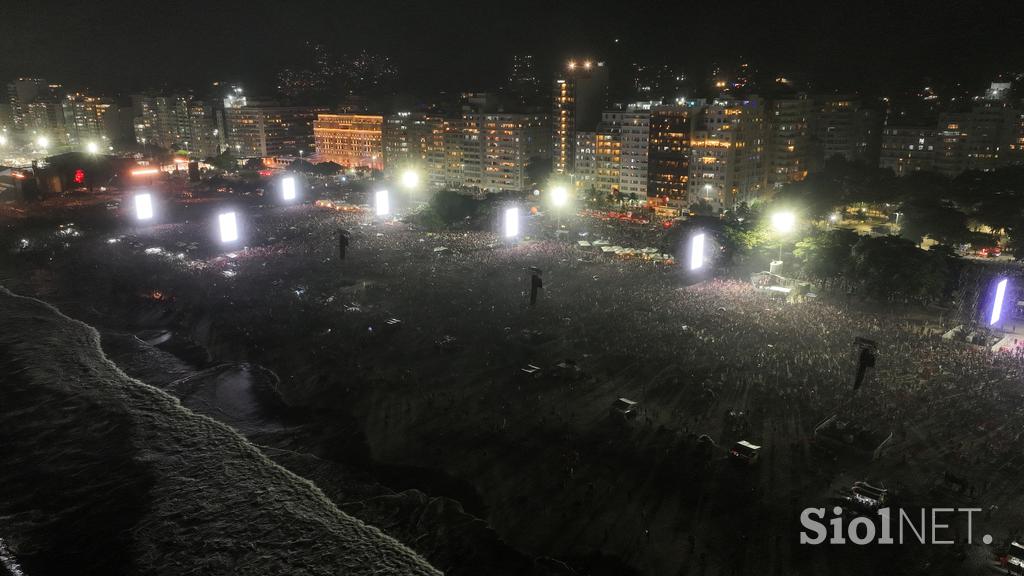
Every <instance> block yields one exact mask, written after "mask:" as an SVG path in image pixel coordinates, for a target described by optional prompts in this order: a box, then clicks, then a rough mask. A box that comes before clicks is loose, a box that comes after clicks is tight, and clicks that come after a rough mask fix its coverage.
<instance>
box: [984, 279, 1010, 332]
mask: <svg viewBox="0 0 1024 576" xmlns="http://www.w3.org/2000/svg"><path fill="white" fill-rule="evenodd" d="M1005 298H1006V278H1003V279H1002V280H1000V281H999V283H998V284H996V297H995V299H994V300H993V301H992V316H991V317H990V319H989V321H988V324H989V326H991V325H993V324H995V323H996V322H999V317H1000V316H1001V315H1002V313H1003V300H1004V299H1005Z"/></svg>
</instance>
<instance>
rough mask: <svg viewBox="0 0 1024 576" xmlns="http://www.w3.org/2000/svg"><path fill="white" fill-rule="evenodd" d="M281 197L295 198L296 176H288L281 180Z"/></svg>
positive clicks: (288, 199)
mask: <svg viewBox="0 0 1024 576" xmlns="http://www.w3.org/2000/svg"><path fill="white" fill-rule="evenodd" d="M281 198H283V199H284V200H285V201H290V200H295V177H294V176H286V177H285V178H283V179H282V180H281Z"/></svg>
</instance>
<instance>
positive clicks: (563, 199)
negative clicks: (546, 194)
mask: <svg viewBox="0 0 1024 576" xmlns="http://www.w3.org/2000/svg"><path fill="white" fill-rule="evenodd" d="M551 203H552V204H554V205H555V206H556V207H558V208H561V207H562V206H565V205H566V204H568V203H569V191H568V190H566V189H565V186H555V187H554V188H552V189H551Z"/></svg>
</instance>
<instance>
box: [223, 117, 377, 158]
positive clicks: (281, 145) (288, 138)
mask: <svg viewBox="0 0 1024 576" xmlns="http://www.w3.org/2000/svg"><path fill="white" fill-rule="evenodd" d="M224 118H225V124H226V129H227V141H228V146H230V147H231V149H232V150H233V151H234V152H235V154H236V155H238V156H240V157H243V158H268V157H277V156H300V157H301V156H304V155H307V154H312V152H313V149H314V141H313V124H314V122H315V121H316V119H317V110H315V109H313V108H308V107H305V106H278V105H276V104H247V105H245V106H236V107H231V108H225V109H224ZM377 142H378V145H379V142H380V140H379V139H378V141H377ZM379 158H380V157H379V155H378V160H379Z"/></svg>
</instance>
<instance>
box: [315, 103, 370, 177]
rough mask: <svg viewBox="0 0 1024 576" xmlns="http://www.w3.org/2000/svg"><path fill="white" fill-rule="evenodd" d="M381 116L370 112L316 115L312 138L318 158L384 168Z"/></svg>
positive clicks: (351, 165)
mask: <svg viewBox="0 0 1024 576" xmlns="http://www.w3.org/2000/svg"><path fill="white" fill-rule="evenodd" d="M383 126H384V117H383V116H377V115H373V114H319V115H318V116H317V119H316V120H315V121H314V122H313V138H314V140H315V147H316V153H317V156H318V157H319V159H320V160H322V161H325V162H326V161H330V162H336V163H338V164H341V165H342V166H346V167H365V168H370V169H372V170H383V169H384V150H383V144H382V137H383Z"/></svg>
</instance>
